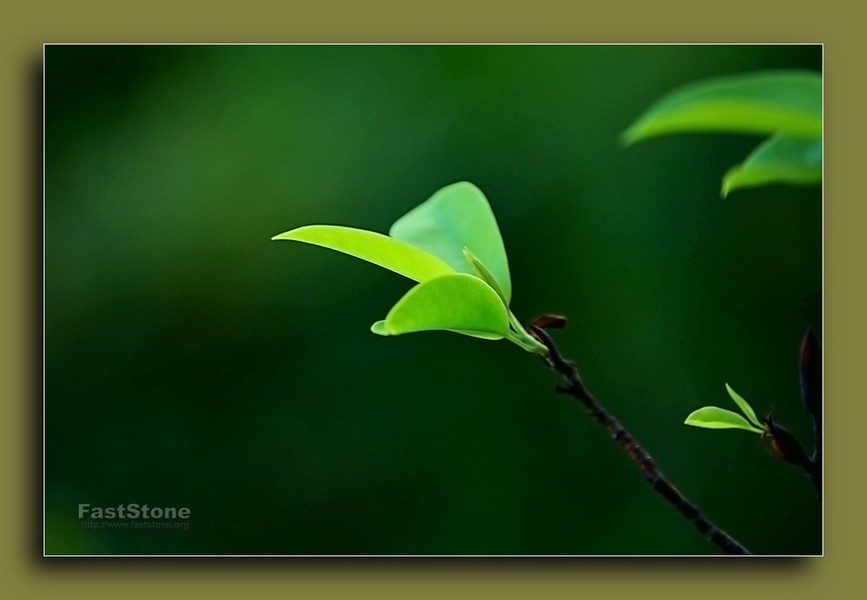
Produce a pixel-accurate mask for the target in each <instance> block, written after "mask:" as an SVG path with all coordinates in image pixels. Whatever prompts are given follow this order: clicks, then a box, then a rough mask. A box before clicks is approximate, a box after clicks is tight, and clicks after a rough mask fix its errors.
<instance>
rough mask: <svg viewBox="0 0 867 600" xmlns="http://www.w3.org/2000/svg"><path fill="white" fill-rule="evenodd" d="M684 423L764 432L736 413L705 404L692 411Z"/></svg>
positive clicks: (695, 425)
mask: <svg viewBox="0 0 867 600" xmlns="http://www.w3.org/2000/svg"><path fill="white" fill-rule="evenodd" d="M684 423H686V424H687V425H692V426H693V427H705V428H707V429H745V430H747V431H752V432H753V433H764V431H763V430H761V429H758V428H756V427H753V426H752V425H750V423H749V422H748V421H747V420H746V419H744V418H743V417H742V416H741V415H739V414H738V413H736V412H732V411H730V410H726V409H724V408H719V407H717V406H705V407H703V408H699V409H698V410H695V411H693V412H692V413H690V415H689V416H688V417H687V418H686V421H684Z"/></svg>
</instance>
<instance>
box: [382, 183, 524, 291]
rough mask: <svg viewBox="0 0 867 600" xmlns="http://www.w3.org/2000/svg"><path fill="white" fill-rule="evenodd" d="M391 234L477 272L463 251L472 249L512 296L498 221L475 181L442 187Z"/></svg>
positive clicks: (458, 268) (459, 268) (466, 270)
mask: <svg viewBox="0 0 867 600" xmlns="http://www.w3.org/2000/svg"><path fill="white" fill-rule="evenodd" d="M389 235H391V237H393V238H395V239H398V240H403V241H404V242H408V243H410V244H412V245H414V246H417V247H419V248H421V249H423V250H426V251H428V252H430V253H431V254H433V255H435V256H438V257H439V258H441V259H442V260H443V261H445V262H446V263H447V264H448V265H449V266H450V267H451V268H452V269H454V270H455V271H457V272H460V273H470V274H473V273H474V271H473V269H472V267H471V266H470V265H469V264H468V263H467V260H466V258H464V253H463V251H464V248H469V249H470V251H471V252H472V253H473V254H475V255H476V256H478V257H479V259H480V260H481V261H482V262H483V263H484V264H485V266H486V267H487V268H488V269H490V272H491V274H492V275H493V277H494V278H495V279H496V281H497V283H498V284H499V287H500V289H501V290H502V292H503V294H504V296H505V298H506V302H507V303H508V301H509V299H510V298H511V296H512V281H511V278H510V276H509V262H508V259H507V258H506V249H505V247H504V246H503V238H502V237H501V236H500V229H499V227H498V226H497V220H496V218H495V217H494V213H493V211H491V206H490V204H488V200H487V199H486V198H485V195H484V194H482V192H481V190H479V188H477V187H476V186H474V185H473V184H472V183H468V182H466V181H463V182H460V183H455V184H452V185H449V186H446V187H444V188H442V189H441V190H439V191H438V192H436V193H435V194H434V195H433V196H431V197H430V198H429V199H428V200H427V201H425V202H424V203H422V204H420V205H419V206H417V207H416V208H414V209H412V210H411V211H409V212H408V213H407V214H405V215H404V216H403V217H401V218H400V219H398V220H397V221H396V222H395V224H394V225H392V226H391V230H390V231H389Z"/></svg>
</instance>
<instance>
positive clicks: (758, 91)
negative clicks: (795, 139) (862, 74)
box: [622, 71, 822, 144]
mask: <svg viewBox="0 0 867 600" xmlns="http://www.w3.org/2000/svg"><path fill="white" fill-rule="evenodd" d="M687 131H715V132H734V133H750V134H752V133H767V134H776V133H787V134H791V135H793V136H801V137H819V136H821V135H822V77H821V75H820V74H818V73H813V72H808V71H769V72H761V73H751V74H748V75H736V76H730V77H721V78H718V79H712V80H709V81H702V82H698V83H694V84H690V85H686V86H683V87H681V88H679V89H676V90H674V91H673V92H671V93H670V94H668V95H666V96H664V97H663V98H662V99H660V100H659V101H658V102H656V103H655V104H654V105H652V106H651V107H650V108H649V109H648V110H647V111H646V112H645V113H644V114H643V115H642V116H641V117H640V118H639V119H638V120H637V121H636V122H635V123H633V124H632V126H630V127H629V129H627V130H626V132H625V133H624V134H623V136H622V140H623V142H624V143H626V144H632V143H633V142H636V141H638V140H642V139H646V138H649V137H653V136H657V135H663V134H668V133H679V132H687Z"/></svg>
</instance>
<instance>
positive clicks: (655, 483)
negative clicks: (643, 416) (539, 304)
mask: <svg viewBox="0 0 867 600" xmlns="http://www.w3.org/2000/svg"><path fill="white" fill-rule="evenodd" d="M529 330H530V332H531V333H532V334H533V335H535V336H536V338H537V339H538V340H539V341H540V342H542V343H543V344H545V346H546V347H547V348H548V352H549V356H548V357H547V359H546V362H547V363H548V364H549V366H550V367H551V368H552V369H554V370H555V371H556V372H557V373H558V374H559V375H560V377H561V378H562V379H563V382H564V384H563V385H558V386H557V388H556V389H557V391H558V392H560V393H561V394H568V395H570V396H573V397H574V398H576V399H577V400H578V401H579V402H580V403H581V404H582V405H583V406H584V408H585V409H587V412H588V413H590V416H591V417H593V419H594V420H595V421H596V422H597V423H599V424H600V425H602V426H603V427H605V429H607V430H608V433H610V434H611V437H612V438H614V441H616V442H617V443H618V444H620V446H621V447H622V448H623V450H624V451H625V452H626V453H627V454H628V455H629V457H630V458H631V459H632V460H633V462H635V464H636V465H637V466H638V468H639V469H641V472H642V474H643V475H644V478H645V480H646V481H647V483H648V484H649V485H650V487H651V488H653V490H654V491H655V492H656V493H658V494H659V495H660V496H662V497H663V498H665V500H666V501H667V502H668V503H669V504H671V505H672V506H673V507H674V508H675V510H677V512H679V513H680V514H682V515H683V516H684V518H686V520H687V521H689V522H690V523H691V524H692V525H693V527H695V528H696V529H697V530H698V531H699V532H700V533H701V534H702V535H704V536H705V537H706V538H707V539H708V540H710V541H711V542H713V543H714V544H716V545H717V546H719V547H720V548H722V549H723V550H724V551H725V552H726V553H728V554H751V553H750V551H749V550H747V549H746V548H745V547H744V546H743V544H741V543H740V542H738V541H737V540H736V539H734V538H733V537H732V536H730V535H729V534H727V533H726V532H725V531H723V530H722V529H720V528H719V527H717V526H716V525H714V524H713V523H712V522H711V521H710V520H709V519H708V518H707V517H705V516H704V514H702V512H701V511H700V510H699V509H698V507H697V506H696V505H695V504H693V503H692V502H690V501H689V500H688V499H687V498H686V496H684V495H683V494H682V493H681V492H680V491H679V490H678V489H677V488H676V487H674V485H673V484H672V483H671V482H670V481H669V480H668V479H667V478H666V477H665V475H664V474H663V473H662V471H660V470H659V467H657V466H656V463H655V462H654V460H653V458H651V456H650V455H649V454H648V453H647V452H646V451H645V450H644V448H642V447H641V446H640V445H639V444H638V442H637V441H636V439H635V438H634V437H632V434H630V433H629V432H628V431H627V430H626V429H625V428H624V427H623V425H621V424H620V422H619V421H618V420H617V419H615V418H614V417H613V416H612V415H611V413H609V412H608V411H607V410H605V408H603V407H602V405H600V404H599V402H598V401H597V400H596V398H595V397H594V396H593V394H591V393H590V391H589V390H588V389H587V388H586V387H585V386H584V383H583V382H582V381H581V377H580V376H579V375H578V369H577V368H576V367H575V364H574V363H573V362H572V361H570V360H567V359H565V358H564V357H563V355H562V354H561V353H560V350H559V349H558V348H557V345H556V344H555V343H554V340H553V339H552V338H551V336H550V335H549V334H548V332H547V331H545V330H544V329H542V328H541V327H539V326H538V325H536V324H531V325H530V326H529Z"/></svg>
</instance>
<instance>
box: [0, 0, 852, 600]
mask: <svg viewBox="0 0 867 600" xmlns="http://www.w3.org/2000/svg"><path fill="white" fill-rule="evenodd" d="M55 4H56V5H55ZM836 5H840V6H839V7H838V6H836ZM10 6H13V7H14V8H10V7H7V9H6V10H5V11H4V13H5V15H4V16H5V18H4V19H3V21H4V24H3V26H2V29H3V31H2V34H3V35H2V37H0V40H2V42H0V44H2V48H3V52H2V53H0V65H2V73H3V84H4V85H3V86H2V88H0V90H2V91H0V97H2V106H0V108H2V110H0V115H2V119H3V120H2V124H3V127H2V131H3V136H2V140H3V141H2V144H3V156H2V158H3V160H2V162H0V165H2V169H3V172H2V177H0V182H2V183H0V185H2V190H3V202H2V204H0V206H2V218H0V223H2V226H3V228H4V231H3V235H2V237H0V240H2V244H3V251H2V253H0V257H2V258H0V260H2V265H3V276H4V279H5V280H6V281H4V284H5V285H4V287H3V290H4V292H3V294H2V299H3V303H4V309H5V310H3V312H2V315H3V317H2V318H3V321H2V329H0V331H2V332H3V336H2V339H3V349H4V352H3V360H2V362H0V365H2V367H0V368H2V373H0V375H2V376H0V381H2V382H3V392H4V393H3V395H2V400H3V404H4V406H3V417H4V418H3V419H2V427H3V432H2V433H3V435H2V438H0V439H2V452H0V460H2V463H3V473H4V474H5V475H6V476H7V479H6V481H5V485H4V488H3V489H4V493H3V494H2V500H0V502H2V505H0V518H2V519H3V527H2V529H0V530H2V531H3V533H4V535H3V536H2V540H3V542H2V543H3V545H4V546H5V547H4V548H3V551H2V553H0V556H2V559H0V560H2V563H0V564H2V574H3V576H4V577H3V587H4V592H5V593H4V596H7V597H16V598H41V597H45V598H88V599H94V600H96V599H101V598H112V599H115V598H209V599H220V598H239V599H240V598H243V599H253V598H271V597H274V598H278V597H279V598H368V597H370V598H383V599H387V598H483V597H491V598H502V599H508V598H561V597H562V598H599V599H602V598H642V599H651V598H666V599H676V598H726V599H730V598H763V599H768V598H786V599H790V600H796V599H799V598H810V599H811V600H815V598H817V597H822V598H836V597H840V598H844V597H849V596H851V593H850V592H849V591H848V590H850V589H860V588H862V587H863V585H861V583H860V578H858V575H859V573H858V572H857V571H856V568H857V567H856V565H858V564H860V563H861V562H862V558H861V556H860V554H861V553H860V552H859V548H858V545H857V538H856V535H857V534H858V530H859V529H861V528H862V527H863V518H860V517H859V514H860V513H863V509H862V508H861V507H862V506H863V502H864V494H863V488H864V483H863V479H862V477H861V476H860V475H861V474H862V473H863V472H864V467H863V462H862V461H861V460H860V452H861V450H860V446H861V444H862V440H863V438H864V435H863V433H861V432H859V431H858V430H856V429H855V427H856V425H857V424H858V423H861V422H864V420H863V418H862V417H863V413H864V405H865V399H864V398H863V396H864V392H863V391H862V389H861V386H860V385H858V382H856V381H855V376H857V373H858V367H857V366H856V363H858V362H860V361H861V359H862V355H863V352H862V351H861V346H862V345H863V344H864V343H865V341H867V340H864V339H863V336H862V335H860V332H861V331H862V330H863V327H858V326H857V325H860V324H861V323H860V322H859V323H856V322H855V321H856V319H857V317H858V316H859V313H860V310H859V309H860V308H861V307H862V306H863V305H864V294H863V292H862V290H861V289H860V288H861V286H860V285H859V283H860V282H861V280H863V264H862V263H863V258H862V256H863V252H864V248H863V242H861V240H862V239H863V238H864V235H863V234H861V235H859V233H858V229H859V228H860V227H861V226H862V223H864V222H865V220H864V218H863V217H864V208H863V206H864V204H865V199H864V198H862V197H861V196H863V194H862V193H860V190H858V191H856V188H855V185H854V182H853V181H852V178H851V176H849V177H847V175H849V174H851V173H853V172H855V163H856V162H857V163H863V156H862V155H863V150H862V149H861V148H859V147H855V140H854V139H853V138H852V137H850V136H847V134H848V133H850V132H853V130H854V129H855V128H856V127H861V126H863V121H860V125H859V121H858V120H856V119H855V113H856V108H858V109H861V108H862V107H863V106H864V105H865V102H864V91H863V90H864V83H863V81H862V79H863V78H862V77H861V76H860V74H861V73H862V72H863V65H862V64H860V63H861V60H862V57H863V48H862V47H861V45H860V44H858V43H857V42H858V41H859V40H860V38H861V37H862V35H861V32H860V31H859V32H857V33H856V27H859V22H860V19H858V18H856V17H855V15H854V14H852V11H851V10H850V11H846V10H844V9H843V8H842V6H843V3H842V2H833V1H831V2H828V1H826V2H823V3H812V4H807V3H799V2H792V1H790V2H788V3H768V4H760V3H758V2H755V1H754V0H753V1H750V2H742V1H737V2H730V1H727V2H718V3H712V4H701V3H695V2H692V1H690V2H686V1H682V2H676V3H675V2H665V1H659V2H653V3H638V2H635V3H634V6H633V7H630V6H628V5H627V6H624V5H622V4H621V3H592V4H591V3H566V2H558V3H548V2H534V3H530V4H527V3H523V4H515V5H514V6H511V5H508V4H507V3H503V2H499V3H493V2H489V3H487V4H485V5H482V4H479V5H472V4H470V3H468V2H466V0H464V1H462V2H448V3H444V2H438V3H418V4H415V3H409V2H388V3H385V2H371V1H368V2H359V3H348V2H342V3H330V2H324V3H319V4H316V3H308V4H303V5H301V4H298V3H291V2H257V1H255V0H253V1H248V2H243V3H229V2H219V1H217V2H209V3H200V4H198V5H185V4H183V3H180V2H178V1H177V0H175V1H172V2H164V1H163V0H154V1H151V2H148V3H140V4H138V5H131V4H130V5H128V4H126V3H118V2H116V1H114V2H107V1H100V2H88V1H86V0H84V1H82V2H77V3H64V4H60V3H44V2H43V3H31V4H28V5H26V6H25V5H24V4H23V3H15V4H14V5H10ZM847 14H848V16H847ZM216 41H220V42H248V41H256V42H374V41H387V42H501V41H508V42H702V43H704V42H821V43H824V44H825V73H826V130H825V131H826V157H827V169H826V175H825V182H826V183H825V227H826V229H825V232H826V238H825V285H826V288H825V289H826V304H825V325H824V331H825V345H826V352H825V354H826V357H827V358H826V363H825V368H826V382H827V383H826V398H827V401H828V402H827V405H828V409H827V411H826V440H827V441H826V468H825V472H826V481H827V483H826V496H827V503H826V511H825V519H826V529H825V536H826V538H825V553H826V554H825V557H824V558H820V559H788V560H783V559H748V560H740V559H695V558H692V559H499V560H496V559H403V560H398V559H355V560H348V559H280V560H277V559H239V558H235V559H228V558H227V559H211V560H205V559H161V560H156V559H147V560H145V559H46V558H42V556H41V543H40V542H41V530H40V527H41V506H40V505H41V491H40V490H41V487H40V486H41V471H40V467H41V463H40V458H39V450H40V441H39V436H40V434H41V416H40V412H39V411H40V408H39V407H40V402H41V400H40V398H39V396H38V391H37V390H38V387H39V385H40V382H41V371H40V368H41V367H40V366H39V359H40V357H41V345H40V342H39V340H40V337H41V334H40V332H39V330H38V327H39V325H40V323H41V314H40V310H41V309H40V298H39V289H40V282H41V273H40V266H41V257H40V245H39V241H38V237H37V236H38V235H39V233H40V231H41V223H40V222H39V219H40V216H39V214H40V213H39V203H38V197H39V195H40V193H41V192H40V181H41V174H40V172H39V169H40V164H39V162H40V152H41V149H40V144H39V141H40V140H39V136H38V132H39V127H40V122H41V113H40V106H39V102H40V96H39V81H40V77H41V72H40V62H41V52H42V43H43V42H216ZM847 74H849V75H848V77H847ZM847 150H848V152H847ZM858 168H859V169H861V170H863V169H864V166H863V165H862V164H859V165H858ZM859 213H860V215H861V218H859V216H858V214H859ZM861 369H862V370H863V367H861ZM853 373H854V374H855V375H854V376H853ZM838 407H841V408H842V407H845V410H838ZM776 501H778V502H780V503H784V502H786V499H785V498H778V499H777V500H776Z"/></svg>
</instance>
